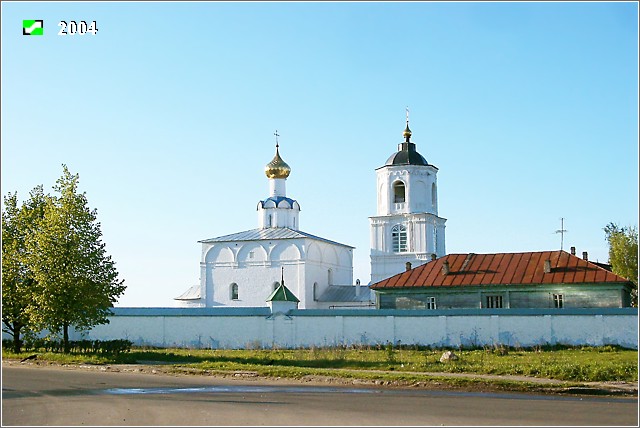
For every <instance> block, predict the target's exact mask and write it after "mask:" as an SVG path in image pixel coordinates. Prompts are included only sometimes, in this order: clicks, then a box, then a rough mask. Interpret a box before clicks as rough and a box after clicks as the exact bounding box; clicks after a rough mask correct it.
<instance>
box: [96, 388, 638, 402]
mask: <svg viewBox="0 0 640 428" xmlns="http://www.w3.org/2000/svg"><path fill="white" fill-rule="evenodd" d="M94 393H97V394H108V395H151V394H225V393H226V394H229V393H238V394H252V393H254V394H261V393H282V394H322V393H333V394H335V393H338V394H393V395H424V396H445V397H446V396H449V397H454V396H455V397H491V398H502V399H507V400H514V399H515V400H553V401H611V402H620V401H636V399H633V398H630V399H625V398H613V397H576V396H558V395H542V394H541V395H538V394H509V393H487V392H463V391H434V390H427V391H408V390H393V389H385V390H382V389H367V388H334V387H322V386H319V387H313V386H304V387H296V386H245V385H237V386H236V385H226V386H204V387H182V388H179V387H176V388H171V387H164V388H163V387H160V388H110V389H104V390H98V391H94Z"/></svg>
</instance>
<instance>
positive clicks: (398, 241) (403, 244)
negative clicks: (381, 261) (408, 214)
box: [391, 224, 407, 253]
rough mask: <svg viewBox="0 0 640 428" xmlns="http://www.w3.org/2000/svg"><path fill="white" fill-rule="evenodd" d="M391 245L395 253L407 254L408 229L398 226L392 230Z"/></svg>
mask: <svg viewBox="0 0 640 428" xmlns="http://www.w3.org/2000/svg"><path fill="white" fill-rule="evenodd" d="M391 243H392V245H393V252H394V253H405V252H406V251H407V228H406V227H405V226H403V225H401V224H396V225H395V226H393V228H392V229H391Z"/></svg>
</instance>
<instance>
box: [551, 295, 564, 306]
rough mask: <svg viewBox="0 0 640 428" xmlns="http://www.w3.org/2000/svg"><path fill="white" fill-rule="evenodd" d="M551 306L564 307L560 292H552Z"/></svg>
mask: <svg viewBox="0 0 640 428" xmlns="http://www.w3.org/2000/svg"><path fill="white" fill-rule="evenodd" d="M553 307H554V308H564V298H563V296H562V294H554V295H553Z"/></svg>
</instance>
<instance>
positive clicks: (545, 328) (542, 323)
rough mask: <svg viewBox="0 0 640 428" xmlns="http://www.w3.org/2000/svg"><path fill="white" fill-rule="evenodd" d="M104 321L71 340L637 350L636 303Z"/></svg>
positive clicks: (150, 314) (132, 314)
mask: <svg viewBox="0 0 640 428" xmlns="http://www.w3.org/2000/svg"><path fill="white" fill-rule="evenodd" d="M109 319H110V323H109V324H107V325H101V326H96V327H94V328H93V329H92V330H91V331H90V332H88V333H78V332H74V333H73V335H72V339H73V340H79V339H81V338H87V339H92V340H95V339H100V340H110V339H128V340H131V341H133V342H134V344H136V345H150V346H162V347H192V348H236V349H237V348H260V347H263V348H271V347H281V348H294V347H311V346H318V347H322V346H335V345H376V344H386V343H388V342H391V343H394V344H398V343H400V344H403V345H412V344H415V345H424V346H426V345H430V346H435V347H458V346H461V345H462V346H483V345H489V346H491V345H495V344H502V345H507V346H522V347H530V346H535V345H545V344H552V345H553V344H566V345H591V346H600V345H620V346H624V347H628V348H634V349H638V309H637V308H596V309H592V308H580V309H578V308H575V309H571V308H564V309H459V310H455V309H451V310H430V311H423V310H411V311H408V310H379V309H378V310H375V309H372V310H367V311H366V312H363V311H362V310H349V309H335V310H323V309H306V310H304V309H299V310H292V311H290V312H289V313H288V314H286V315H285V314H282V313H276V314H272V313H271V311H270V309H269V308H266V307H263V308H114V315H113V316H111V317H110V318H109Z"/></svg>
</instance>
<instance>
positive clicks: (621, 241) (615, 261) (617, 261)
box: [604, 223, 638, 306]
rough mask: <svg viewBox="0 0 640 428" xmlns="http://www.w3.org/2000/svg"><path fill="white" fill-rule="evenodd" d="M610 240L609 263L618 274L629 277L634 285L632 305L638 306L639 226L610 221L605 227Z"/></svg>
mask: <svg viewBox="0 0 640 428" xmlns="http://www.w3.org/2000/svg"><path fill="white" fill-rule="evenodd" d="M604 233H605V234H606V236H607V241H608V242H609V263H610V264H611V270H612V271H613V273H615V274H616V275H620V276H622V277H624V278H627V279H628V280H629V281H631V282H632V283H633V285H634V289H633V290H632V293H631V297H632V302H631V304H632V306H638V228H637V227H635V226H634V227H619V226H618V225H617V224H615V223H609V224H608V225H607V226H605V228H604Z"/></svg>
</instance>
